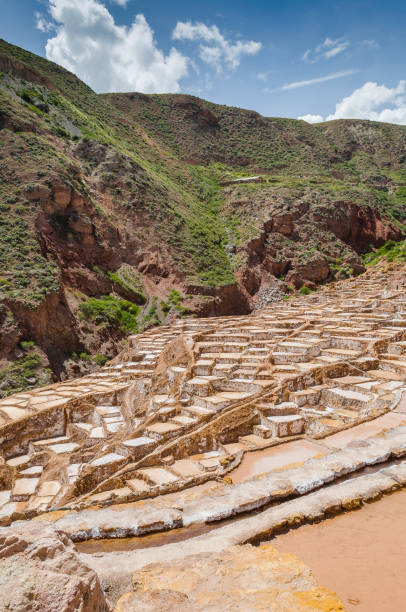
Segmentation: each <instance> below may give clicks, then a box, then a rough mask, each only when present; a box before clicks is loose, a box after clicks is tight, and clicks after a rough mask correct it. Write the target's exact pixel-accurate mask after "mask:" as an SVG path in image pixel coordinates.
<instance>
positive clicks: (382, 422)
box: [323, 412, 406, 448]
mask: <svg viewBox="0 0 406 612" xmlns="http://www.w3.org/2000/svg"><path fill="white" fill-rule="evenodd" d="M405 420H406V418H405V417H404V416H402V415H401V414H395V413H394V412H389V413H388V414H384V415H383V416H381V417H378V418H377V419H374V420H373V421H368V423H361V425H355V426H354V427H351V429H346V430H344V431H340V432H338V433H336V434H333V435H331V436H327V438H324V440H323V442H324V443H325V444H326V445H327V446H331V447H333V448H343V447H344V446H346V445H347V444H349V443H350V442H353V441H357V440H366V439H367V438H371V437H372V436H375V435H376V434H378V433H380V432H381V431H382V430H383V429H385V428H388V429H389V428H391V427H396V426H397V425H400V424H401V423H403V422H404V421H405Z"/></svg>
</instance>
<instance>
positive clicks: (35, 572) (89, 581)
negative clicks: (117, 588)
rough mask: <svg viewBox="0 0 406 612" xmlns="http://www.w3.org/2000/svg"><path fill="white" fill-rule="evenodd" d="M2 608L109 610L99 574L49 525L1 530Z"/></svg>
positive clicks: (62, 611)
mask: <svg viewBox="0 0 406 612" xmlns="http://www.w3.org/2000/svg"><path fill="white" fill-rule="evenodd" d="M0 609H1V610H7V611H8V612H73V611H74V610H75V611H78V612H107V611H108V606H107V604H106V601H105V598H104V594H103V591H102V589H101V586H100V583H99V579H98V577H97V576H96V574H95V573H94V572H93V570H90V569H89V568H88V567H86V566H85V565H84V564H83V563H82V562H81V561H80V560H79V557H78V555H77V553H76V551H75V548H74V546H73V543H72V542H71V540H70V539H69V538H68V537H67V536H66V535H65V534H64V533H63V532H61V531H58V530H57V529H55V528H54V527H52V526H51V525H49V524H46V523H43V522H33V523H30V524H26V525H20V526H18V527H14V528H5V529H1V530H0Z"/></svg>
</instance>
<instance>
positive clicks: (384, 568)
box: [270, 490, 406, 612]
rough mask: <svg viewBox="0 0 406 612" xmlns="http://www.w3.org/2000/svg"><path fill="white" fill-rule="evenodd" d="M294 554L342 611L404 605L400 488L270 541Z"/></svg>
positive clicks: (391, 611)
mask: <svg viewBox="0 0 406 612" xmlns="http://www.w3.org/2000/svg"><path fill="white" fill-rule="evenodd" d="M270 543H271V544H272V545H273V546H275V548H277V549H278V550H279V551H280V552H285V553H292V554H294V555H297V556H298V557H299V559H300V560H301V561H304V563H306V564H307V565H309V566H310V567H311V569H312V571H313V573H314V575H315V577H316V579H317V580H318V581H319V582H320V583H321V584H323V585H324V586H325V587H326V588H327V589H331V590H333V591H336V593H337V594H338V596H339V597H340V599H341V601H342V602H343V604H344V606H345V608H346V610H348V611H351V610H354V612H395V611H396V612H401V611H402V610H406V582H405V579H404V571H405V567H406V491H405V490H402V491H397V492H396V493H393V494H392V495H389V496H386V497H384V498H383V499H381V500H379V501H378V502H376V503H373V504H366V505H364V506H362V507H361V508H360V509H359V510H357V511H353V512H348V513H344V514H340V515H338V516H336V517H334V518H329V519H326V520H324V521H322V522H321V523H315V524H311V525H303V526H301V527H299V528H298V529H296V530H290V531H289V532H288V533H286V534H282V535H279V536H276V537H274V538H272V539H271V540H270Z"/></svg>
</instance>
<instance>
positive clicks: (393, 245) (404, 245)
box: [361, 240, 406, 266]
mask: <svg viewBox="0 0 406 612" xmlns="http://www.w3.org/2000/svg"><path fill="white" fill-rule="evenodd" d="M361 258H362V260H363V262H364V264H365V265H366V266H375V265H376V264H377V263H379V262H380V261H382V260H385V261H406V241H404V240H402V241H401V242H394V241H393V240H388V241H387V242H386V243H385V244H384V245H383V246H381V248H379V249H377V250H374V251H371V252H370V253H365V255H362V256H361Z"/></svg>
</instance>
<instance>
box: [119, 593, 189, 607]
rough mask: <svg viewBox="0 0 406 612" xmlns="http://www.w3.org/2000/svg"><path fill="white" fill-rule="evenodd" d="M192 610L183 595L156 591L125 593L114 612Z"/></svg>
mask: <svg viewBox="0 0 406 612" xmlns="http://www.w3.org/2000/svg"><path fill="white" fill-rule="evenodd" d="M193 610H194V608H192V606H191V605H190V603H189V598H188V596H187V595H185V593H181V592H180V591H171V590H169V589H157V590H156V591H141V592H139V591H136V592H133V593H126V594H125V595H123V596H122V597H121V598H120V600H119V601H118V602H117V605H116V607H115V609H114V612H158V611H159V612H193Z"/></svg>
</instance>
